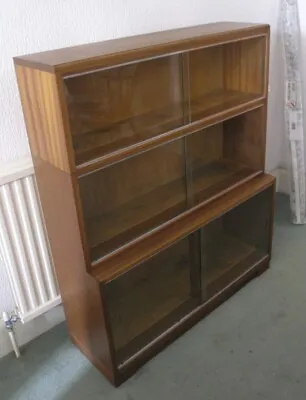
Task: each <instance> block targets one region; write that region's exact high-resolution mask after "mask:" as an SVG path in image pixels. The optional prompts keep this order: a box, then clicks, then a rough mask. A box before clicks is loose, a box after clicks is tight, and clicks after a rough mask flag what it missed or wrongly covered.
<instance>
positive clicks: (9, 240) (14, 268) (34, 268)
mask: <svg viewBox="0 0 306 400" xmlns="http://www.w3.org/2000/svg"><path fill="white" fill-rule="evenodd" d="M0 251H1V253H2V258H3V260H4V264H5V266H6V269H7V272H8V276H9V279H10V283H11V287H12V291H13V295H14V298H15V302H16V305H17V307H18V309H19V311H20V313H21V317H22V319H23V321H27V320H30V319H32V318H35V317H37V316H38V315H40V314H42V313H43V312H45V311H47V310H49V309H50V308H52V307H54V306H55V305H57V304H59V303H60V296H59V291H58V286H57V282H56V278H55V273H54V268H53V264H52V258H51V254H50V251H49V243H48V239H47V236H46V230H45V227H44V222H43V217H42V213H41V208H40V202H39V199H38V195H37V190H36V183H35V178H34V176H33V175H28V176H23V177H22V178H21V179H17V180H14V181H13V182H10V180H9V179H7V180H6V183H4V184H3V185H2V186H0Z"/></svg>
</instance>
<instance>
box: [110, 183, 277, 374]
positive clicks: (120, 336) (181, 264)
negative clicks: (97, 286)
mask: <svg viewBox="0 0 306 400" xmlns="http://www.w3.org/2000/svg"><path fill="white" fill-rule="evenodd" d="M272 209H273V186H271V187H269V188H267V189H265V190H263V191H262V192H260V193H259V194H256V195H255V196H253V197H252V198H250V199H249V200H247V201H245V202H243V203H242V204H240V205H238V206H236V207H235V208H233V209H231V210H230V211H229V212H227V213H226V214H224V215H222V216H220V217H219V218H216V219H214V220H213V221H211V222H209V223H208V224H206V225H204V226H203V227H202V228H200V229H199V230H197V231H196V232H194V233H192V234H190V235H189V236H187V237H186V238H184V239H182V240H180V241H178V242H177V243H176V244H173V245H172V246H170V247H168V248H167V249H165V250H163V251H161V252H160V253H159V254H157V255H154V256H153V257H152V258H151V259H149V260H147V261H145V262H143V263H141V264H139V265H136V266H135V267H134V268H133V269H130V270H128V271H126V272H125V273H124V274H122V275H120V276H119V277H117V278H115V279H114V280H112V281H109V282H107V283H105V284H104V288H103V290H104V299H105V301H106V310H107V315H108V319H109V325H110V331H111V335H112V343H113V346H114V350H115V358H116V363H117V365H118V366H120V365H122V364H124V363H125V362H126V361H128V360H129V359H130V358H131V357H133V356H134V355H135V354H137V353H138V352H141V351H142V349H144V348H145V347H146V346H148V345H149V344H150V343H151V342H153V341H156V340H158V338H159V337H160V335H162V334H164V333H165V332H167V331H168V330H171V329H172V327H173V326H174V325H177V324H180V323H181V322H182V320H183V319H186V318H188V315H192V314H194V312H196V310H197V309H199V308H201V307H203V305H204V304H205V303H206V302H207V301H209V300H210V299H211V298H212V297H213V296H215V295H216V294H218V293H220V292H222V291H223V290H224V289H225V288H228V287H229V286H230V285H232V284H234V283H235V282H236V281H237V280H238V279H239V278H240V277H241V276H242V275H244V274H245V273H246V272H247V271H249V270H250V269H251V268H252V267H254V266H256V265H258V264H260V263H262V262H267V259H268V256H269V253H270V241H271V224H272Z"/></svg>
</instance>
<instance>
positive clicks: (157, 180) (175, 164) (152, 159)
mask: <svg viewBox="0 0 306 400" xmlns="http://www.w3.org/2000/svg"><path fill="white" fill-rule="evenodd" d="M262 112H265V110H264V108H258V109H256V110H253V111H250V112H248V113H245V114H242V115H240V116H238V117H235V118H232V119H229V120H227V121H224V122H222V123H219V124H217V125H214V126H211V127H208V128H205V129H203V130H200V131H198V132H195V133H193V134H191V135H189V136H186V137H184V138H181V139H177V140H175V141H173V142H170V143H167V144H164V145H161V146H159V147H156V148H154V149H152V150H149V151H147V152H144V153H141V154H139V155H136V156H133V157H130V158H128V159H125V160H123V161H120V162H117V163H116V164H113V165H111V166H108V167H105V168H103V169H100V170H97V171H94V172H92V173H91V174H88V175H84V176H82V177H80V178H79V179H78V183H79V190H80V198H81V204H82V208H83V216H84V223H85V228H86V236H87V239H86V241H87V243H88V245H89V253H90V258H91V261H92V262H96V261H98V260H99V259H101V258H102V257H104V256H105V255H107V254H108V253H111V252H113V251H115V250H116V249H118V248H120V247H122V246H123V245H125V244H127V243H129V242H131V241H133V240H134V239H137V238H139V237H140V236H141V235H143V234H146V233H148V232H150V231H151V230H152V229H155V228H157V227H158V229H162V225H163V224H164V223H165V222H168V221H170V220H172V219H173V218H175V217H178V216H179V215H180V214H182V213H184V212H185V211H187V210H189V209H191V208H192V207H194V206H197V205H200V204H201V203H203V202H207V201H210V200H211V199H213V198H215V197H216V196H221V195H222V194H224V193H225V192H226V191H228V190H230V189H231V188H233V187H235V186H237V185H239V184H242V183H243V182H245V181H247V180H249V179H252V178H253V177H255V176H256V175H258V174H260V173H261V172H262V171H263V165H264V159H263V157H262V148H263V147H264V136H263V135H261V134H260V132H263V129H261V128H260V126H259V124H260V123H261V122H260V121H261V120H262V119H261V118H260V113H262Z"/></svg>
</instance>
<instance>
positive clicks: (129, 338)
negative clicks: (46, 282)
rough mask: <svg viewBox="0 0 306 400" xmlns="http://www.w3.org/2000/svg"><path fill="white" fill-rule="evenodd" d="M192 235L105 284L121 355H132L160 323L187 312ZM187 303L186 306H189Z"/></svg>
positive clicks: (165, 322) (164, 325)
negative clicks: (179, 313) (190, 239)
mask: <svg viewBox="0 0 306 400" xmlns="http://www.w3.org/2000/svg"><path fill="white" fill-rule="evenodd" d="M189 252H190V249H189V239H188V238H187V239H184V240H182V241H181V242H179V243H177V244H176V245H174V246H172V247H170V248H168V249H167V250H165V251H163V252H161V253H160V254H158V255H157V256H154V257H153V258H152V259H150V260H148V261H146V262H145V263H143V264H141V265H139V266H136V267H135V268H134V269H132V270H130V271H129V272H128V273H126V274H124V275H122V276H120V277H119V278H117V279H115V280H114V281H111V282H110V283H108V284H107V285H106V288H105V290H106V295H107V301H108V313H109V318H110V325H111V329H112V333H113V341H114V346H115V349H116V353H117V354H118V358H119V359H120V360H122V358H126V357H128V356H129V355H130V356H131V355H132V354H133V352H135V351H136V349H137V348H138V347H139V346H141V343H142V342H143V340H144V336H145V337H146V339H145V340H146V341H151V340H152V339H153V338H154V335H155V334H156V332H157V331H158V330H159V329H158V325H159V324H160V323H161V321H162V324H163V327H164V328H165V327H166V326H167V320H168V321H169V322H170V320H171V319H172V317H173V315H176V316H177V317H178V312H179V310H181V312H183V311H184V312H186V311H187V309H188V308H189V306H191V304H192V302H190V300H191V295H190V290H191V289H190V264H189V258H190V253H189ZM186 307H187V308H186Z"/></svg>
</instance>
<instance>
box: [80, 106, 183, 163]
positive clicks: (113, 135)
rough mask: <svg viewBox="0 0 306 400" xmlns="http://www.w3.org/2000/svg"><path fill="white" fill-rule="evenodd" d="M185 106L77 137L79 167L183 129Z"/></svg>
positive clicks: (153, 113)
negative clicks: (171, 131) (136, 144)
mask: <svg viewBox="0 0 306 400" xmlns="http://www.w3.org/2000/svg"><path fill="white" fill-rule="evenodd" d="M183 109H184V105H183V104H173V105H171V106H169V107H165V108H161V109H157V110H154V111H152V112H150V113H147V114H143V115H139V116H135V117H131V118H129V119H126V120H124V121H121V122H119V123H117V124H114V125H111V126H109V127H105V129H101V130H96V131H92V132H86V133H83V134H74V135H73V136H72V138H73V144H74V150H75V160H76V164H77V165H80V164H83V163H86V162H87V161H90V160H94V159H96V158H99V157H101V156H104V155H106V154H109V153H112V152H116V151H118V150H120V149H122V148H125V147H129V146H132V145H133V144H135V143H138V142H141V141H144V140H147V139H150V138H154V137H155V136H157V135H160V134H162V133H165V132H167V131H170V130H173V129H176V128H179V127H180V126H182V125H183V123H184V118H183V112H184V111H183Z"/></svg>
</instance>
